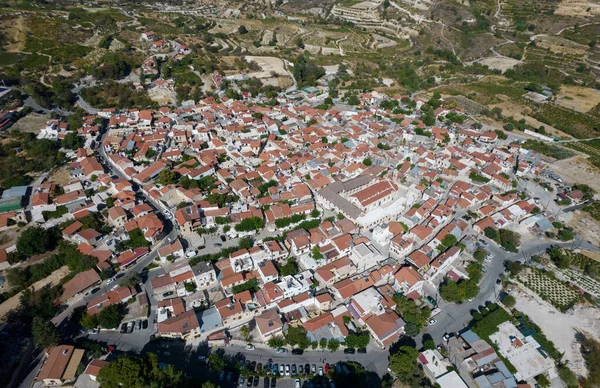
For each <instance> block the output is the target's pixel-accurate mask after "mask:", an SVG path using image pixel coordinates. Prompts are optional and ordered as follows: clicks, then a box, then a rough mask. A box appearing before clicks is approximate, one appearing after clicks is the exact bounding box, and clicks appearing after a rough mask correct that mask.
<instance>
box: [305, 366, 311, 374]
mask: <svg viewBox="0 0 600 388" xmlns="http://www.w3.org/2000/svg"><path fill="white" fill-rule="evenodd" d="M309 373H310V364H305V365H304V375H305V376H308V374H309Z"/></svg>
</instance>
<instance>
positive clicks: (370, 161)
mask: <svg viewBox="0 0 600 388" xmlns="http://www.w3.org/2000/svg"><path fill="white" fill-rule="evenodd" d="M362 162H363V164H364V165H365V166H367V167H370V166H372V165H373V161H372V160H371V159H369V158H366V159H363V161H362Z"/></svg>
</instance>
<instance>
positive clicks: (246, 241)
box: [238, 237, 254, 249]
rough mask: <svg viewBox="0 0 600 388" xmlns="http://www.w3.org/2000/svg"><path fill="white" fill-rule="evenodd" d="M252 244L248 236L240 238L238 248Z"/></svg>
mask: <svg viewBox="0 0 600 388" xmlns="http://www.w3.org/2000/svg"><path fill="white" fill-rule="evenodd" d="M253 245H254V244H253V243H252V240H250V239H249V238H248V237H244V238H241V239H240V240H239V242H238V249H250V248H252V246H253Z"/></svg>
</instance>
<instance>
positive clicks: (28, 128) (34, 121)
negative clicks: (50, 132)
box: [10, 113, 49, 133]
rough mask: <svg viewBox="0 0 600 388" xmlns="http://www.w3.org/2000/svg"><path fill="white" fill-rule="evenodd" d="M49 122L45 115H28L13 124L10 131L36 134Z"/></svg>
mask: <svg viewBox="0 0 600 388" xmlns="http://www.w3.org/2000/svg"><path fill="white" fill-rule="evenodd" d="M48 120H49V117H48V116H47V115H43V114H38V113H30V114H28V115H27V116H25V117H23V118H22V119H20V120H19V121H17V122H16V123H15V125H13V126H12V127H11V128H10V129H11V131H19V132H31V133H38V132H39V131H40V129H41V128H43V127H45V126H46V121H48Z"/></svg>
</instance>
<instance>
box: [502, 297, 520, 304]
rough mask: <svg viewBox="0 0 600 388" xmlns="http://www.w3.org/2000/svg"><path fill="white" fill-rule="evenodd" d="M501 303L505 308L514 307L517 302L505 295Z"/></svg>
mask: <svg viewBox="0 0 600 388" xmlns="http://www.w3.org/2000/svg"><path fill="white" fill-rule="evenodd" d="M502 303H504V305H505V306H506V307H515V304H516V303H517V300H516V299H515V297H514V296H512V295H506V296H505V297H504V299H502Z"/></svg>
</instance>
